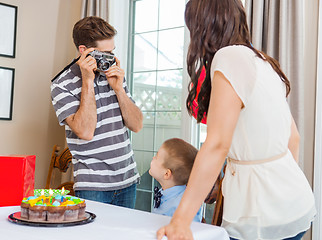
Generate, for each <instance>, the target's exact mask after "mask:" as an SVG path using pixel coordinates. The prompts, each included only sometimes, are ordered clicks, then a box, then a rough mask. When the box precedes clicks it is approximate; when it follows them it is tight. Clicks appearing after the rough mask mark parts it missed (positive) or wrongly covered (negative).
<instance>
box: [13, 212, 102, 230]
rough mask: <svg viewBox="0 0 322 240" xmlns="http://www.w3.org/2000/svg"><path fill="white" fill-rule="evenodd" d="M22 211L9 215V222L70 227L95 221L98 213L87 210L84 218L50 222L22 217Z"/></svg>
mask: <svg viewBox="0 0 322 240" xmlns="http://www.w3.org/2000/svg"><path fill="white" fill-rule="evenodd" d="M20 215H21V212H15V213H12V214H10V215H9V216H8V220H9V222H12V223H16V224H19V225H26V226H33V227H70V226H77V225H83V224H87V223H90V222H93V221H94V219H95V218H96V215H95V214H94V213H91V212H85V217H84V218H83V219H77V220H75V221H63V222H48V221H30V220H28V219H24V218H21V216H20Z"/></svg>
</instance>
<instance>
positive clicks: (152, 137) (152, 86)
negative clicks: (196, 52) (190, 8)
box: [128, 0, 185, 211]
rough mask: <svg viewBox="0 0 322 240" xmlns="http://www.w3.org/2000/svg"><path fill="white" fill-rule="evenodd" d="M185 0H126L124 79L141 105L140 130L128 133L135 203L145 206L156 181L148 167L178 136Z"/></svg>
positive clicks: (149, 204)
mask: <svg viewBox="0 0 322 240" xmlns="http://www.w3.org/2000/svg"><path fill="white" fill-rule="evenodd" d="M184 9H185V0H132V1H131V6H130V12H131V14H132V17H131V19H130V34H131V35H130V47H129V48H130V53H131V57H130V61H129V64H128V71H129V72H130V74H129V82H130V83H131V88H130V89H131V91H132V96H133V98H134V100H135V102H136V104H137V106H138V107H139V108H140V109H141V110H142V113H143V116H144V121H143V129H142V130H141V131H140V132H139V133H136V134H135V133H134V134H132V144H133V151H134V155H135V159H136V162H137V166H138V170H139V172H140V175H141V182H140V184H139V185H138V190H137V202H136V208H137V209H140V210H144V211H151V208H152V204H153V194H152V193H153V189H154V186H155V185H157V184H158V183H157V182H156V181H155V180H153V179H152V177H151V176H150V175H149V173H148V170H149V168H150V162H151V160H152V157H153V156H154V155H155V154H156V152H157V151H158V149H159V147H160V146H161V144H162V143H163V142H164V141H165V140H166V139H169V138H172V137H181V120H182V114H181V110H182V107H181V106H182V97H181V96H182V85H183V84H182V79H183V63H184Z"/></svg>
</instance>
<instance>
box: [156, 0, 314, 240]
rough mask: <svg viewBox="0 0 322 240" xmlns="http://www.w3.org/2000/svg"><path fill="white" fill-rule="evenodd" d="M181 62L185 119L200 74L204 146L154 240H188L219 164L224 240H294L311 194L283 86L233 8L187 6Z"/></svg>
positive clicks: (206, 2) (210, 0)
mask: <svg viewBox="0 0 322 240" xmlns="http://www.w3.org/2000/svg"><path fill="white" fill-rule="evenodd" d="M185 21H186V25H187V27H188V28H189V30H190V38H191V42H190V46H189V51H188V56H187V65H188V73H189V75H190V77H191V82H192V86H193V87H192V88H191V89H190V90H189V95H188V98H187V108H188V111H189V113H192V110H193V109H192V102H193V100H194V98H195V96H196V88H197V85H198V84H197V81H198V77H199V75H200V72H201V69H202V67H203V66H204V67H205V69H206V78H205V80H204V82H203V84H202V87H201V90H200V94H199V95H198V114H197V120H198V122H200V121H201V120H202V118H203V116H204V114H206V116H207V138H206V140H205V143H204V144H203V145H202V147H201V149H200V151H199V153H198V155H197V157H196V160H195V164H194V167H193V169H192V173H191V175H190V179H189V182H188V186H187V189H186V192H185V193H184V195H183V198H182V200H181V203H180V205H179V207H178V209H177V210H176V212H175V214H174V215H173V218H172V219H171V222H170V224H169V225H167V226H165V227H163V228H161V229H160V230H159V231H158V233H157V236H158V239H161V238H162V236H164V235H166V236H167V237H168V239H170V240H172V239H192V238H193V237H192V233H191V231H190V227H189V226H190V223H191V221H192V219H193V217H194V216H195V215H196V213H197V211H198V209H199V208H200V205H201V204H202V203H203V201H204V199H205V198H206V196H207V193H208V192H209V191H210V189H211V187H212V185H213V183H214V182H215V180H216V178H217V176H218V174H219V172H220V170H221V168H222V166H223V163H224V161H225V157H226V156H228V165H227V169H226V174H225V178H224V181H223V195H224V211H223V223H222V226H223V227H224V228H225V229H226V230H227V232H228V234H229V236H230V237H231V239H245V240H253V239H301V238H302V236H303V235H304V233H305V232H306V231H307V230H308V229H309V228H310V225H311V222H312V221H313V218H314V216H315V214H316V210H315V204H314V197H313V194H312V190H311V188H310V186H309V184H308V182H307V180H306V178H305V176H304V174H303V173H302V171H301V169H300V168H299V166H298V164H297V161H298V155H299V134H298V131H297V128H296V125H295V123H294V120H293V118H292V116H291V113H290V110H289V106H288V104H287V101H286V97H287V95H288V94H289V92H290V82H289V80H288V79H287V77H286V76H285V75H284V73H283V72H282V70H281V69H280V67H279V64H278V62H277V61H276V60H274V59H273V58H271V57H269V56H267V55H266V54H264V53H262V52H259V51H258V50H256V49H255V48H254V47H253V46H252V45H251V43H250V34H249V31H248V27H247V23H246V15H245V12H244V8H243V5H242V3H241V1H240V0H190V1H189V2H188V3H187V5H186V12H185Z"/></svg>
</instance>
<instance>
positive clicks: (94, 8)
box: [81, 0, 108, 22]
mask: <svg viewBox="0 0 322 240" xmlns="http://www.w3.org/2000/svg"><path fill="white" fill-rule="evenodd" d="M89 16H96V17H100V18H103V19H104V20H105V21H107V22H108V0H83V3H82V12H81V18H84V17H89Z"/></svg>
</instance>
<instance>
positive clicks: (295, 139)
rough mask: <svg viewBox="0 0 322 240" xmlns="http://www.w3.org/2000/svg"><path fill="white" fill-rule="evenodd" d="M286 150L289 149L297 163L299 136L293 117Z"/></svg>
mask: <svg viewBox="0 0 322 240" xmlns="http://www.w3.org/2000/svg"><path fill="white" fill-rule="evenodd" d="M288 149H290V151H291V153H292V155H293V157H294V159H295V161H296V162H297V163H299V152H300V134H299V132H298V130H297V127H296V124H295V121H294V119H293V117H292V124H291V136H290V140H289V141H288Z"/></svg>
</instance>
